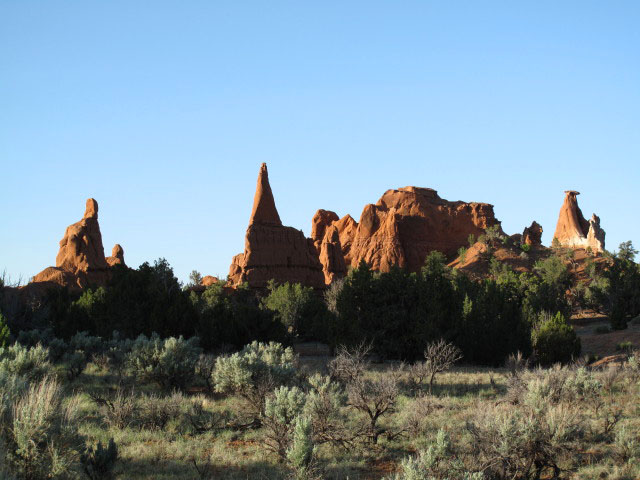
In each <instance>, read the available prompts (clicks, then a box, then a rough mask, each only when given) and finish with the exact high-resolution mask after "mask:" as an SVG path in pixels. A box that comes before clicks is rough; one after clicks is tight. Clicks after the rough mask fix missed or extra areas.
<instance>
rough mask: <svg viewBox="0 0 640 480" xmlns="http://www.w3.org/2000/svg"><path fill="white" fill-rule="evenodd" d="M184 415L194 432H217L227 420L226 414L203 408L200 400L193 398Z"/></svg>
mask: <svg viewBox="0 0 640 480" xmlns="http://www.w3.org/2000/svg"><path fill="white" fill-rule="evenodd" d="M186 417H187V419H188V421H189V423H190V424H191V426H192V427H193V430H194V432H195V433H198V434H199V433H205V432H217V431H220V430H222V429H223V428H224V427H225V426H226V424H227V423H228V421H229V417H228V415H225V414H221V413H218V412H211V411H209V410H207V409H206V408H205V405H204V402H203V401H202V400H197V399H196V400H194V402H193V403H192V404H191V406H190V407H189V409H188V410H187V412H186Z"/></svg>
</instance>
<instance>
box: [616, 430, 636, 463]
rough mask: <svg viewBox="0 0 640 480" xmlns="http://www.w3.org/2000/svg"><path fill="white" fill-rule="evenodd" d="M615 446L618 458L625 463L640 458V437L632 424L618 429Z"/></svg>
mask: <svg viewBox="0 0 640 480" xmlns="http://www.w3.org/2000/svg"><path fill="white" fill-rule="evenodd" d="M614 445H615V448H616V450H617V454H618V456H619V457H620V458H621V459H622V460H623V461H624V462H628V461H629V460H631V459H636V458H640V435H639V434H638V431H637V430H635V429H634V428H633V427H632V426H631V425H630V424H624V425H622V426H621V427H620V428H619V429H618V431H617V432H616V434H615V440H614Z"/></svg>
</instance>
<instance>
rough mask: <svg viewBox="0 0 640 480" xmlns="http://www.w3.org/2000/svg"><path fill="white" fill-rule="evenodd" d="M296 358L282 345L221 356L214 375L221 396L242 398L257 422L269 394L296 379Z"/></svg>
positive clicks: (250, 347) (258, 346)
mask: <svg viewBox="0 0 640 480" xmlns="http://www.w3.org/2000/svg"><path fill="white" fill-rule="evenodd" d="M296 366H297V357H296V356H295V355H294V353H293V350H292V349H291V348H284V347H283V346H282V345H280V344H279V343H275V342H270V343H269V344H264V343H258V342H253V343H251V344H250V345H247V346H246V347H244V349H243V350H242V351H241V352H238V353H234V354H233V355H230V356H222V357H218V358H217V360H216V365H215V369H214V371H213V374H212V378H213V382H214V384H215V390H216V392H218V393H227V394H235V395H239V396H240V397H241V398H242V399H244V400H245V402H246V406H247V413H248V414H249V415H251V416H252V417H253V420H254V422H257V421H259V419H260V417H261V416H262V414H263V413H264V404H265V399H266V397H267V395H268V394H269V393H270V392H272V391H273V389H274V388H275V387H277V386H280V385H287V384H290V383H291V382H292V381H293V380H294V378H295V376H296Z"/></svg>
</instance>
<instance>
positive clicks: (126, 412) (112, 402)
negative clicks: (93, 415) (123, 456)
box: [89, 388, 138, 429]
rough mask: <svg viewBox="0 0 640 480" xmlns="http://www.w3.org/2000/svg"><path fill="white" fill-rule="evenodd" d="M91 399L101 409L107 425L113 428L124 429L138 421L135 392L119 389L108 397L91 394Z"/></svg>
mask: <svg viewBox="0 0 640 480" xmlns="http://www.w3.org/2000/svg"><path fill="white" fill-rule="evenodd" d="M89 396H90V397H91V399H92V400H93V401H94V402H95V403H96V404H97V405H98V406H99V407H100V413H101V414H102V417H103V418H104V421H105V423H106V424H107V425H108V426H109V427H111V428H118V429H123V428H126V427H128V426H130V425H132V424H133V423H135V422H136V421H137V419H138V407H137V405H136V399H135V396H134V392H133V390H125V389H123V388H118V389H117V390H116V391H115V393H113V394H111V395H109V396H108V397H103V396H99V395H97V394H93V393H89Z"/></svg>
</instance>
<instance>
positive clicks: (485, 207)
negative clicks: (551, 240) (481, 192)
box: [321, 187, 499, 272]
mask: <svg viewBox="0 0 640 480" xmlns="http://www.w3.org/2000/svg"><path fill="white" fill-rule="evenodd" d="M496 224H499V222H498V221H497V220H496V218H495V216H494V214H493V206H492V205H489V204H486V203H465V202H449V201H447V200H443V199H442V198H440V197H439V196H438V194H437V192H436V191H435V190H432V189H430V188H419V187H405V188H400V189H398V190H387V191H386V192H385V193H384V195H383V196H382V197H381V198H380V200H378V202H377V203H376V204H375V205H373V204H369V205H366V206H365V207H364V210H363V211H362V215H361V216H360V222H359V223H356V222H355V221H354V220H353V219H352V218H351V217H349V216H346V217H343V218H342V219H341V220H339V221H338V222H334V223H333V225H334V226H336V228H337V230H338V237H339V243H340V246H341V249H342V252H343V256H344V257H345V260H346V263H347V265H351V266H354V267H355V266H357V265H358V264H359V263H360V261H361V260H364V261H365V262H366V263H368V264H369V265H370V266H371V268H373V269H374V270H378V271H388V270H389V269H390V268H391V267H392V266H393V265H397V266H400V267H405V268H407V269H409V270H410V271H418V270H419V269H420V268H421V267H422V265H423V264H424V260H425V258H426V257H427V255H428V254H429V252H431V251H433V250H439V251H441V252H443V253H444V254H445V255H447V256H448V257H453V256H455V254H456V253H457V251H458V249H459V248H460V247H461V246H464V245H466V244H467V242H468V240H467V239H468V237H469V235H470V234H473V235H475V236H476V237H478V236H480V235H481V234H482V233H483V232H484V230H485V229H486V228H487V227H490V226H493V225H496ZM321 260H324V259H322V258H321ZM323 263H324V261H323ZM323 266H324V270H325V272H327V271H328V270H329V269H328V267H327V265H323Z"/></svg>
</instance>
